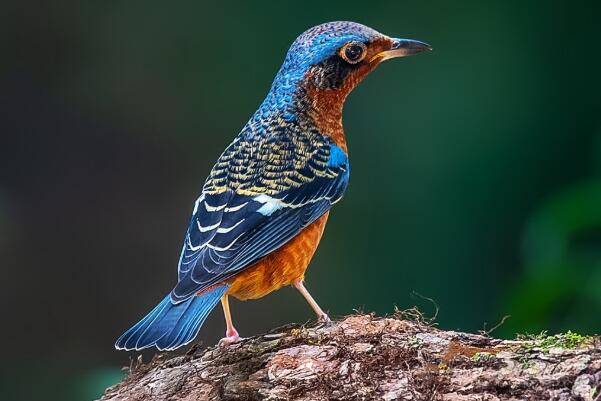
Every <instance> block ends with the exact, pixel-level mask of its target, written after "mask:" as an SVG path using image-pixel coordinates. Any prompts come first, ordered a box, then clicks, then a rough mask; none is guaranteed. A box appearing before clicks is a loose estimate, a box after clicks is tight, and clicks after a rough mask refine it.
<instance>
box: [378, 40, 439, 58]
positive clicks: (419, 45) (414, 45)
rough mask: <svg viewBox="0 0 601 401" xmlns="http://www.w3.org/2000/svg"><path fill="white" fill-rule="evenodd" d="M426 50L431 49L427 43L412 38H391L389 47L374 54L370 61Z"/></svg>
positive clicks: (409, 54)
mask: <svg viewBox="0 0 601 401" xmlns="http://www.w3.org/2000/svg"><path fill="white" fill-rule="evenodd" d="M426 50H428V51H430V50H432V47H431V46H430V45H429V44H427V43H424V42H420V41H418V40H412V39H397V38H393V39H392V43H391V45H390V49H388V50H384V51H381V52H380V53H377V54H375V55H374V56H373V57H372V58H371V60H370V62H371V61H376V60H377V61H378V62H382V61H385V60H388V59H391V58H397V57H405V56H411V55H413V54H417V53H421V52H423V51H426Z"/></svg>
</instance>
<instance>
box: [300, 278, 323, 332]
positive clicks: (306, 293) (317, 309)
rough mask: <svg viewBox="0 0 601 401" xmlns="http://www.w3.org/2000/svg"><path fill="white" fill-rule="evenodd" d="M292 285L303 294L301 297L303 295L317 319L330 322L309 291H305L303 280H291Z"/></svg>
mask: <svg viewBox="0 0 601 401" xmlns="http://www.w3.org/2000/svg"><path fill="white" fill-rule="evenodd" d="M292 285H293V286H294V288H296V289H297V290H298V291H299V292H300V293H301V294H302V295H303V297H305V299H306V300H307V302H308V303H309V305H311V308H313V310H314V311H315V314H316V315H317V320H319V321H320V322H324V323H329V322H331V320H330V318H329V316H328V315H327V314H326V313H325V312H324V311H323V310H322V309H321V308H320V307H319V305H318V304H317V302H315V300H314V299H313V297H312V296H311V294H309V291H307V289H306V288H305V285H304V284H303V280H300V279H299V280H294V281H293V282H292Z"/></svg>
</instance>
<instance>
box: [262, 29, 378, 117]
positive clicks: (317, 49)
mask: <svg viewBox="0 0 601 401" xmlns="http://www.w3.org/2000/svg"><path fill="white" fill-rule="evenodd" d="M380 36H381V35H380V34H379V33H378V32H376V31H374V30H373V29H371V28H369V27H366V26H364V25H361V24H357V23H353V22H345V21H339V22H331V23H327V24H322V25H319V26H317V27H313V28H311V29H309V30H308V31H306V32H304V33H303V34H302V35H300V36H299V37H298V38H297V39H296V40H295V41H294V43H292V46H290V49H289V50H288V53H287V54H286V58H285V59H284V63H283V64H282V67H281V68H280V70H279V71H278V73H277V75H276V77H275V79H274V80H273V83H272V85H271V90H270V91H269V93H268V94H267V97H266V98H265V100H264V101H263V103H262V104H261V106H260V107H259V109H258V110H257V112H256V113H255V115H254V116H253V120H255V121H256V120H260V119H265V118H267V117H269V116H270V115H271V114H272V113H274V112H281V113H283V118H284V119H285V120H287V121H294V119H295V117H296V116H295V115H294V112H293V111H291V110H290V106H291V105H292V104H293V101H294V94H295V93H296V91H297V89H298V86H299V84H300V83H301V82H302V80H303V78H304V77H305V74H306V73H307V71H309V69H310V68H311V66H313V65H316V64H319V63H320V62H322V61H324V60H325V59H327V58H329V57H331V56H333V55H335V54H336V52H337V51H338V49H339V48H341V47H342V46H343V45H344V44H345V43H347V42H349V41H359V42H363V43H368V42H369V41H371V40H373V39H375V38H377V37H380Z"/></svg>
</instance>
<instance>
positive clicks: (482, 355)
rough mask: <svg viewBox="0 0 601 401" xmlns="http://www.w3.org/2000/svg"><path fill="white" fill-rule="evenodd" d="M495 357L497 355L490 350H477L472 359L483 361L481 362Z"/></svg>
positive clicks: (477, 361) (473, 360) (478, 361)
mask: <svg viewBox="0 0 601 401" xmlns="http://www.w3.org/2000/svg"><path fill="white" fill-rule="evenodd" d="M494 358H495V355H494V354H491V353H490V352H477V353H475V354H474V355H473V356H472V357H471V360H472V362H476V363H481V362H487V361H490V360H491V359H494Z"/></svg>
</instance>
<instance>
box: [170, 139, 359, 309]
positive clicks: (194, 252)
mask: <svg viewBox="0 0 601 401" xmlns="http://www.w3.org/2000/svg"><path fill="white" fill-rule="evenodd" d="M233 145H234V144H233ZM238 145H239V146H243V145H240V144H238ZM269 146H271V145H269V144H266V145H264V146H263V150H262V151H261V150H259V151H258V153H259V154H258V155H257V154H255V155H251V156H250V157H249V155H244V152H242V153H241V154H238V155H237V156H236V155H233V156H232V155H230V156H228V150H226V152H225V153H224V155H222V157H221V158H220V160H222V159H224V157H225V158H227V157H230V158H231V160H236V159H238V158H240V157H242V158H245V157H246V158H247V160H246V161H245V164H243V165H242V166H244V167H245V168H241V169H239V168H238V167H239V166H241V165H240V164H238V163H235V162H232V161H231V160H230V161H229V162H227V163H221V164H220V161H218V163H217V164H216V166H215V168H214V169H213V172H212V174H211V176H210V177H209V180H208V181H207V183H206V184H205V188H204V190H203V193H202V194H201V195H200V197H199V198H198V200H197V201H196V203H195V207H194V212H193V215H192V219H191V221H190V225H189V227H188V231H187V233H186V237H185V241H184V246H183V249H182V253H181V257H180V262H179V269H178V279H179V281H178V283H177V285H176V286H175V288H174V289H173V291H172V292H171V297H172V300H173V301H174V302H182V301H183V300H185V299H188V298H189V297H190V296H192V295H194V294H195V293H197V292H199V291H203V290H204V289H206V288H209V287H210V286H211V285H213V284H216V283H218V282H221V281H222V280H224V279H226V278H228V277H231V276H232V275H234V274H236V273H237V272H239V271H241V270H242V269H244V268H245V267H247V266H249V265H250V264H252V263H253V262H255V261H257V260H259V259H260V258H262V257H263V256H265V255H267V254H269V253H271V252H273V251H274V250H276V249H277V248H279V247H281V246H282V245H284V244H285V243H286V242H288V241H289V240H290V239H292V238H293V237H294V236H295V235H297V234H298V233H299V232H301V230H302V229H303V228H305V227H307V226H308V225H309V224H311V223H312V222H314V221H315V220H316V219H317V218H319V217H320V216H321V215H323V214H324V213H325V212H326V211H328V210H329V209H330V208H331V207H332V205H333V204H334V203H336V202H337V201H338V200H340V199H341V198H342V195H343V193H344V190H345V189H346V186H347V183H348V178H349V164H348V157H347V155H346V154H345V153H344V152H343V151H342V150H341V149H340V148H339V147H338V146H336V145H335V144H333V143H325V144H321V145H319V146H311V148H309V151H307V150H308V149H307V148H304V149H303V155H302V157H298V155H296V156H295V155H294V154H293V153H294V152H298V149H293V150H292V151H290V149H288V151H286V152H279V153H278V151H277V150H276V149H273V148H269ZM228 149H229V148H228ZM230 152H231V150H230ZM261 152H263V153H267V154H268V157H264V158H263V159H264V162H263V163H262V164H261V163H259V164H258V165H255V166H254V167H253V163H255V160H256V159H257V158H259V159H260V158H261ZM291 152H292V153H291ZM238 153H240V152H238ZM278 154H279V156H278ZM286 158H288V159H290V160H289V161H283V160H282V159H286ZM249 160H250V161H249ZM224 169H225V170H229V173H228V172H227V171H226V172H224V171H223V170H224ZM249 169H250V170H252V171H254V176H252V177H251V178H249V174H248V171H249ZM232 171H234V172H238V173H239V174H237V175H236V174H232ZM245 172H246V173H245ZM228 174H229V177H227V178H225V179H223V180H221V178H220V177H226V176H227V175H228ZM251 175H252V174H251ZM215 177H217V178H215ZM232 177H234V178H232ZM232 179H234V180H238V181H237V182H238V184H239V183H240V182H242V183H247V184H248V185H237V186H232V185H220V183H223V182H226V181H227V182H230V183H231V181H232ZM220 180H221V181H220ZM245 180H246V181H245ZM251 184H252V187H251V186H250V185H251Z"/></svg>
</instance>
